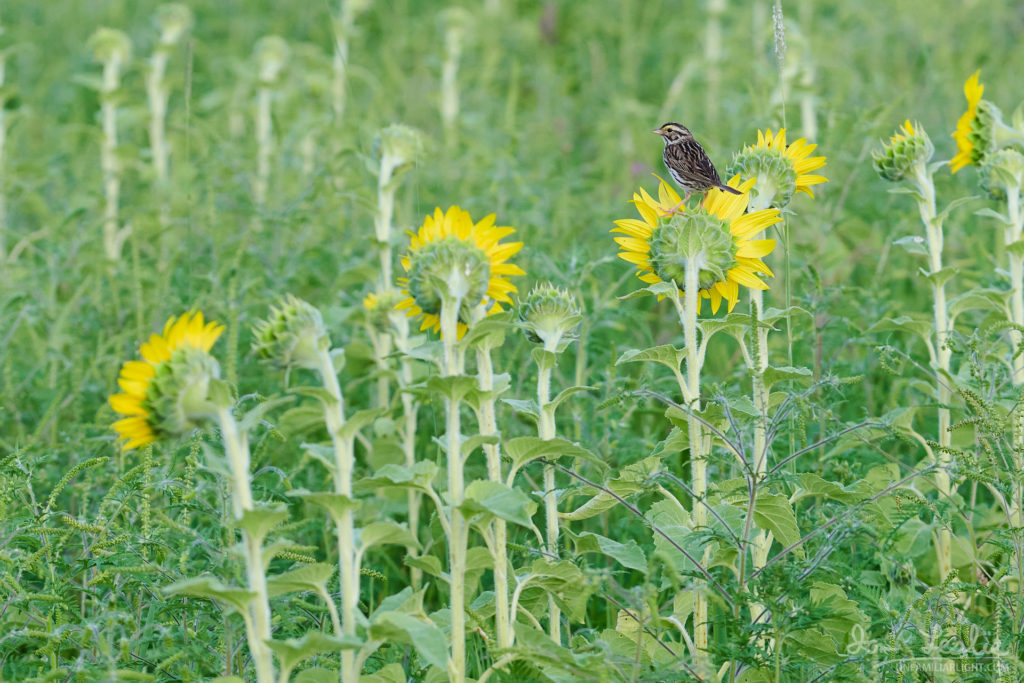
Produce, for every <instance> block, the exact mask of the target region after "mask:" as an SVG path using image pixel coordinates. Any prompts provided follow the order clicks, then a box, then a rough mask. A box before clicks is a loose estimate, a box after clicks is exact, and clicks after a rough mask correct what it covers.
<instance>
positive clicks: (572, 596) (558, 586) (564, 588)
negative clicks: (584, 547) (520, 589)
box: [520, 558, 594, 621]
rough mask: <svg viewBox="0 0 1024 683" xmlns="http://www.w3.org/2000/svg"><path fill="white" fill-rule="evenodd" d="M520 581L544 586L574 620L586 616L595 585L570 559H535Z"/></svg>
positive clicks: (579, 619) (580, 619)
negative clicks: (591, 583)
mask: <svg viewBox="0 0 1024 683" xmlns="http://www.w3.org/2000/svg"><path fill="white" fill-rule="evenodd" d="M520 582H525V583H527V584H528V585H531V586H535V587H539V588H542V589H543V590H544V591H546V592H547V593H548V594H549V595H551V596H552V597H553V598H554V599H555V602H556V603H558V606H559V607H561V608H562V610H563V611H564V612H565V614H566V616H567V617H568V618H569V619H571V620H573V621H582V620H583V618H584V617H585V616H586V608H587V600H588V599H589V598H590V595H591V593H593V592H594V586H593V585H590V583H589V582H588V581H587V580H586V577H584V576H583V572H581V571H580V568H579V567H577V566H576V565H574V564H573V563H572V562H569V561H568V560H562V561H559V562H552V561H551V560H549V559H547V558H542V559H539V560H535V561H534V563H533V564H532V565H531V566H530V571H529V574H528V575H527V576H526V577H525V578H520Z"/></svg>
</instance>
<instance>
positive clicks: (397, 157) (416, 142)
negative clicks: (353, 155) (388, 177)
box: [374, 123, 423, 174]
mask: <svg viewBox="0 0 1024 683" xmlns="http://www.w3.org/2000/svg"><path fill="white" fill-rule="evenodd" d="M374 149H375V150H376V151H377V153H378V154H379V155H380V165H381V168H383V169H386V170H387V171H388V172H390V173H392V174H393V173H396V172H398V171H404V170H406V169H407V168H408V167H409V166H411V165H413V164H414V163H416V159H417V158H418V157H419V156H420V153H421V152H422V149H423V136H422V135H421V134H420V132H419V131H418V130H416V129H415V128H412V127H410V126H405V125H402V124H400V123H396V124H393V125H390V126H388V127H387V128H385V129H384V130H382V131H381V132H380V133H379V134H378V135H377V139H376V140H375V141H374Z"/></svg>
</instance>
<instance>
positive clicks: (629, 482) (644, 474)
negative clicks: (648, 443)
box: [559, 456, 661, 522]
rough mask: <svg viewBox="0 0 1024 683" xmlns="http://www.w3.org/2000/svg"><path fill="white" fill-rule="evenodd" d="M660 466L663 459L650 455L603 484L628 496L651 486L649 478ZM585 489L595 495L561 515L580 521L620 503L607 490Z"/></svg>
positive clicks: (622, 496)
mask: <svg viewBox="0 0 1024 683" xmlns="http://www.w3.org/2000/svg"><path fill="white" fill-rule="evenodd" d="M660 468H661V459H660V458H658V457H656V456H650V457H647V458H644V459H643V460H641V461H639V462H635V463H633V464H632V465H628V466H626V467H625V468H623V470H622V472H621V473H620V474H619V476H618V477H617V478H615V479H612V480H610V481H605V482H604V484H603V485H604V487H605V488H606V489H608V491H610V492H611V493H614V494H615V495H617V496H619V497H621V498H628V497H629V496H631V495H633V494H634V493H638V492H640V491H644V490H646V489H647V488H648V487H649V484H648V479H649V478H650V476H651V475H652V474H653V473H654V472H657V471H658V470H659V469H660ZM584 491H585V492H586V491H591V492H593V494H594V495H593V497H592V498H591V499H590V500H588V501H587V502H585V503H583V504H582V505H580V506H579V507H578V508H576V509H575V510H573V511H572V512H563V513H559V517H561V518H563V519H567V520H569V521H574V522H575V521H580V520H583V519H589V518H590V517H593V516H595V515H599V514H601V513H602V512H604V511H605V510H608V509H610V508H612V507H614V506H616V505H618V504H619V501H618V500H617V499H616V498H615V496H612V495H611V493H608V492H606V491H598V490H595V489H593V488H591V487H584Z"/></svg>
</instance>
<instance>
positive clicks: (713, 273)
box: [650, 208, 737, 289]
mask: <svg viewBox="0 0 1024 683" xmlns="http://www.w3.org/2000/svg"><path fill="white" fill-rule="evenodd" d="M650 244H651V253H650V261H651V267H652V268H653V269H654V272H655V274H656V275H657V276H658V277H659V278H661V279H662V280H663V281H665V282H672V281H673V280H674V281H675V282H676V284H677V285H678V286H679V287H680V288H681V287H682V286H683V283H684V282H685V281H686V271H687V269H688V268H697V269H698V273H699V274H698V277H697V279H698V282H699V285H700V289H707V288H709V287H711V286H712V285H713V284H715V283H716V282H720V281H724V280H726V279H727V278H726V273H728V271H729V270H731V269H732V268H734V267H735V266H736V265H737V261H736V248H735V246H734V244H733V237H732V233H731V232H730V230H729V223H728V222H726V221H724V220H722V219H721V218H719V217H718V216H716V215H712V214H709V213H708V212H707V211H706V210H705V209H704V208H700V209H698V210H696V211H687V212H685V213H677V214H672V215H669V216H660V217H659V218H658V228H657V229H656V230H654V231H653V233H652V235H651V238H650Z"/></svg>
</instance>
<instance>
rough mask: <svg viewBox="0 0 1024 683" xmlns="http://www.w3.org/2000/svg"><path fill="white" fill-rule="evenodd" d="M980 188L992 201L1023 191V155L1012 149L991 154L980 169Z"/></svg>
mask: <svg viewBox="0 0 1024 683" xmlns="http://www.w3.org/2000/svg"><path fill="white" fill-rule="evenodd" d="M981 186H982V187H983V188H984V189H985V190H986V191H987V192H988V193H989V195H990V196H991V197H992V198H993V199H999V200H1003V199H1006V196H1007V193H1010V192H1016V193H1017V194H1020V193H1021V191H1022V189H1024V154H1021V152H1019V151H1018V150H1016V149H1014V148H1012V147H1011V148H1009V149H1001V150H999V151H998V152H995V153H994V154H991V155H990V156H989V157H988V159H987V160H986V162H985V163H984V164H983V165H982V167H981Z"/></svg>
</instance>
